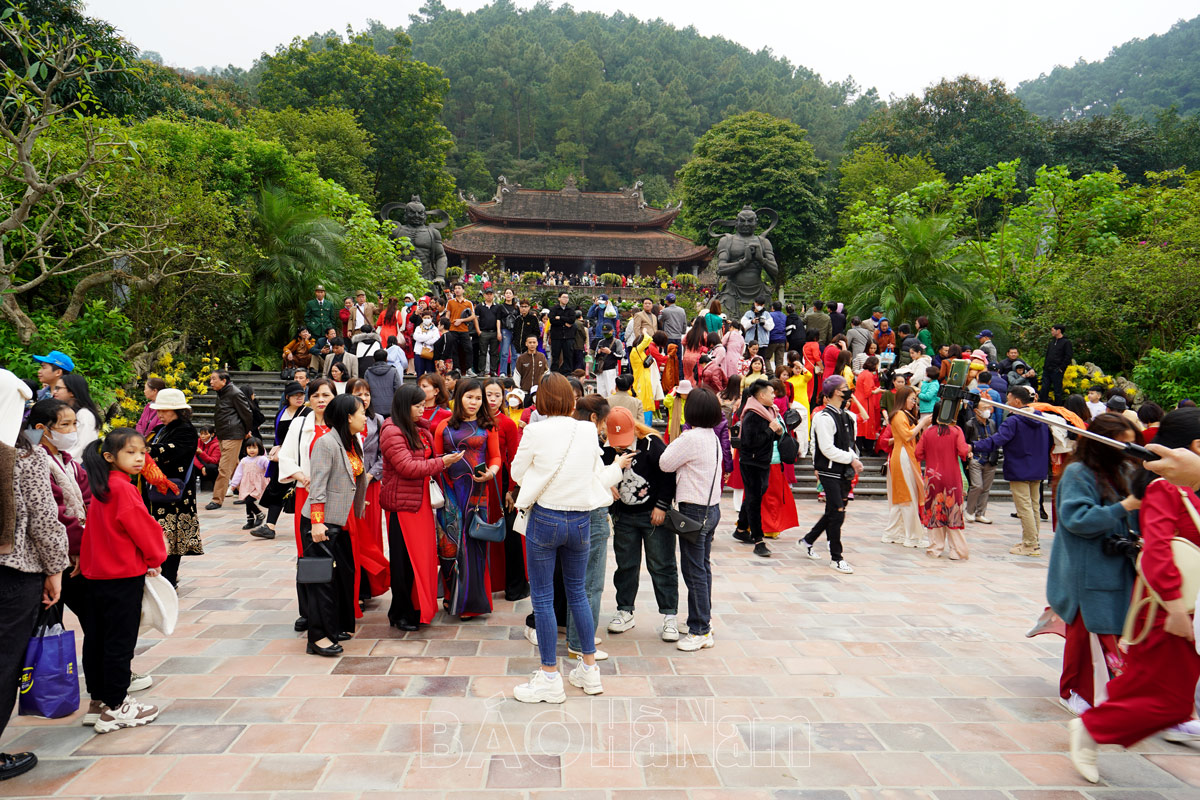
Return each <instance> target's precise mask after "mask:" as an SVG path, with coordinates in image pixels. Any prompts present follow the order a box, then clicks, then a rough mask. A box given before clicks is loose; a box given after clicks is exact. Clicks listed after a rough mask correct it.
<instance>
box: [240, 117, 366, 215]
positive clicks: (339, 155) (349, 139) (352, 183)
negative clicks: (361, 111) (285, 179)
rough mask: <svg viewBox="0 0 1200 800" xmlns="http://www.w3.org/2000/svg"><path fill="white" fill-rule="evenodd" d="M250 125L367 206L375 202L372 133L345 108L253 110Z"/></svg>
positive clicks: (264, 137) (264, 138) (265, 138)
mask: <svg viewBox="0 0 1200 800" xmlns="http://www.w3.org/2000/svg"><path fill="white" fill-rule="evenodd" d="M247 127H248V128H249V129H250V130H251V131H253V132H254V133H255V135H256V136H257V137H258V138H259V139H262V140H264V141H272V140H274V141H278V142H280V143H281V144H283V146H284V147H286V148H287V149H288V152H289V153H291V154H292V155H293V156H294V157H295V158H296V160H297V162H299V163H300V164H302V165H303V166H305V167H306V168H308V169H312V170H315V171H316V172H317V174H318V175H320V176H321V177H322V178H327V179H329V180H331V181H336V182H337V183H339V184H341V185H342V186H343V187H345V188H346V190H347V191H349V192H350V193H351V194H356V195H358V196H359V197H361V198H362V199H363V201H364V202H366V203H367V204H368V205H371V206H374V205H375V189H374V185H373V183H374V181H373V177H372V175H371V172H370V170H369V169H368V166H367V165H368V164H370V163H371V160H372V159H373V158H374V155H375V148H374V147H373V146H372V144H371V134H369V133H367V131H366V130H364V129H363V127H362V126H360V125H359V124H358V120H357V119H356V118H355V116H354V113H353V112H351V111H348V110H346V109H344V108H316V109H311V110H304V111H298V110H296V109H294V108H288V109H284V110H283V111H274V112H272V111H263V110H261V109H259V110H257V111H255V112H254V114H253V115H252V116H251V117H250V120H249V122H248V123H247Z"/></svg>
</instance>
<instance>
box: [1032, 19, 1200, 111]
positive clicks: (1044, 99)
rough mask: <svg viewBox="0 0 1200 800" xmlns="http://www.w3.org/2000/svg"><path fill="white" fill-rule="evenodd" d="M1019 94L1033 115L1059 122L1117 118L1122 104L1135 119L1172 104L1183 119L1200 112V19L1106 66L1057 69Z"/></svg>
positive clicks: (1134, 44)
mask: <svg viewBox="0 0 1200 800" xmlns="http://www.w3.org/2000/svg"><path fill="white" fill-rule="evenodd" d="M1016 93H1017V96H1018V97H1020V98H1021V100H1022V102H1024V103H1025V107H1026V108H1028V109H1029V110H1030V111H1032V112H1033V113H1035V114H1038V115H1040V116H1043V117H1051V118H1055V119H1076V118H1078V117H1085V116H1095V115H1098V114H1111V113H1112V112H1113V111H1114V110H1115V109H1116V108H1117V106H1118V105H1119V106H1120V108H1121V109H1122V110H1123V111H1124V112H1125V113H1127V114H1129V115H1130V116H1134V117H1143V116H1147V117H1148V116H1154V115H1155V114H1157V113H1158V112H1160V111H1162V110H1164V109H1167V108H1170V107H1171V106H1172V105H1174V106H1176V107H1177V108H1178V110H1179V112H1180V113H1181V114H1186V113H1189V112H1193V111H1196V110H1200V17H1196V18H1195V19H1191V20H1188V21H1186V22H1178V23H1176V24H1175V25H1174V27H1172V28H1171V30H1169V31H1168V32H1167V33H1164V34H1161V35H1157V34H1156V35H1154V36H1151V37H1150V38H1148V39H1132V40H1130V41H1128V42H1126V43H1125V44H1123V45H1121V46H1120V47H1116V48H1114V49H1113V51H1112V52H1111V53H1109V54H1108V57H1107V58H1105V59H1104V60H1103V61H1093V62H1088V61H1084V60H1083V59H1080V60H1079V62H1078V63H1076V64H1075V66H1073V67H1055V68H1054V71H1053V72H1051V73H1050V74H1049V75H1045V74H1043V75H1041V76H1039V77H1038V78H1036V79H1034V80H1031V81H1025V82H1024V83H1022V84H1021V85H1020V86H1018V87H1017V92H1016Z"/></svg>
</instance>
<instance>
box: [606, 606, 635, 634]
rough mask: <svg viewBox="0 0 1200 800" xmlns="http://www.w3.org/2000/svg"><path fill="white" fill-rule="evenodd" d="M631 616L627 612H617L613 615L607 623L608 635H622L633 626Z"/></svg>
mask: <svg viewBox="0 0 1200 800" xmlns="http://www.w3.org/2000/svg"><path fill="white" fill-rule="evenodd" d="M634 624H635V623H634V621H633V614H630V613H629V612H628V611H618V612H617V613H616V614H613V618H612V620H611V621H610V622H609V623H608V632H609V633H624V632H625V631H627V630H629V629H630V628H632V627H633V626H634Z"/></svg>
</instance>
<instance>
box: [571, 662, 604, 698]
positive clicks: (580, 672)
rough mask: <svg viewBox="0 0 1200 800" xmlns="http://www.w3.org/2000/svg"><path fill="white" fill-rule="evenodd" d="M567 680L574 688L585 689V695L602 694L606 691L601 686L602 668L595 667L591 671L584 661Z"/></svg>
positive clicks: (572, 671) (576, 666)
mask: <svg viewBox="0 0 1200 800" xmlns="http://www.w3.org/2000/svg"><path fill="white" fill-rule="evenodd" d="M567 680H569V681H571V685H572V686H578V687H579V688H580V689H583V693H584V694H600V693H601V692H603V691H604V687H603V686H601V685H600V668H599V667H596V666H593V667H591V668H590V669H589V668H588V665H587V664H584V663H583V662H582V661H580V662H579V663H578V664H576V665H575V669H573V670H571V672H570V674H569V675H567Z"/></svg>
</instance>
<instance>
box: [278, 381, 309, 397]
mask: <svg viewBox="0 0 1200 800" xmlns="http://www.w3.org/2000/svg"><path fill="white" fill-rule="evenodd" d="M293 394H304V387H303V386H301V385H300V384H299V383H298V382H297V381H292V382H291V383H289V384H288V385H287V386H286V387H284V390H283V396H284V397H289V396H291V395H293Z"/></svg>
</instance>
